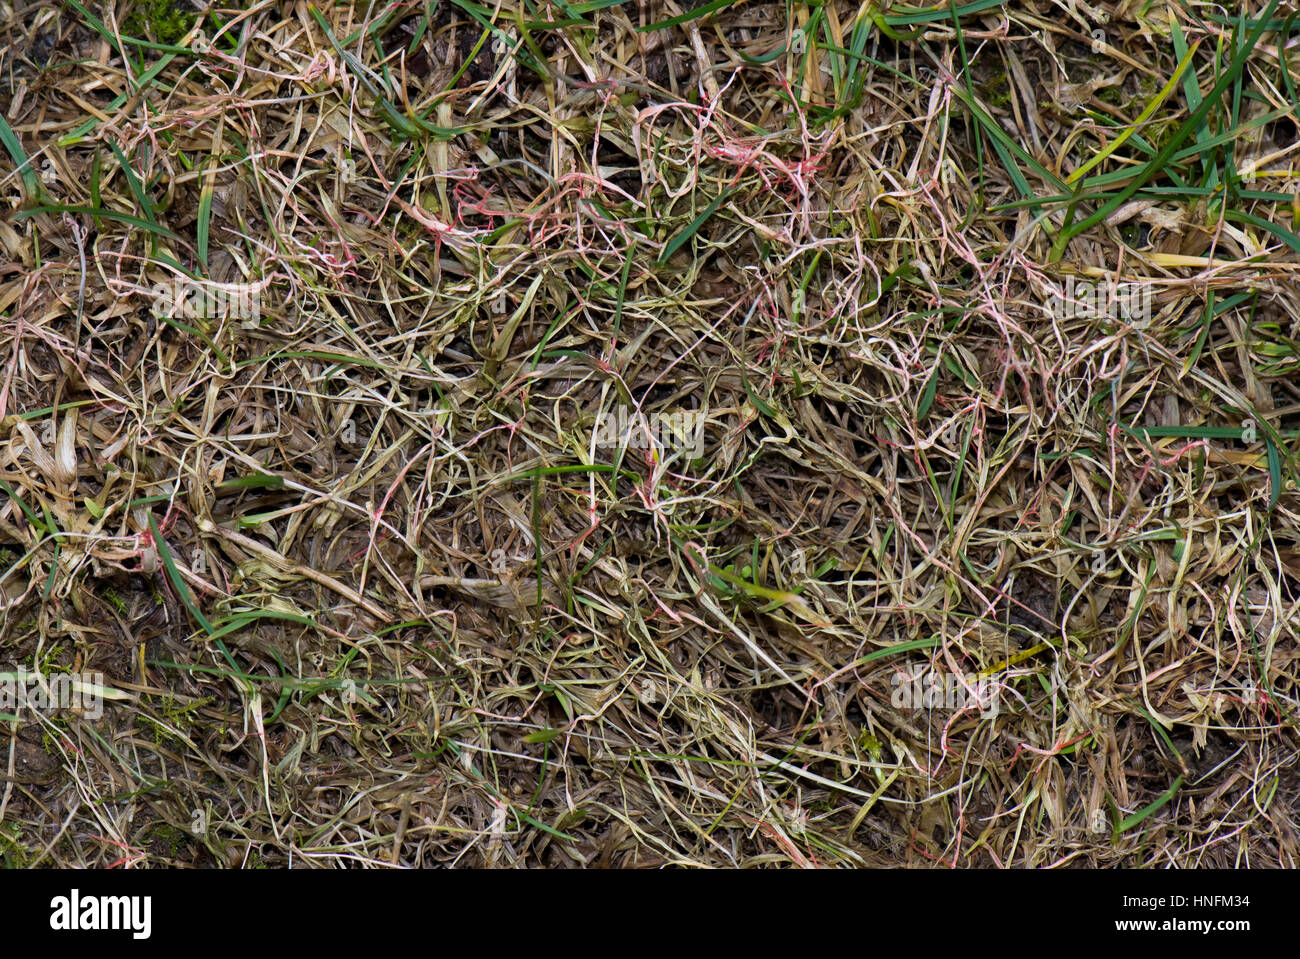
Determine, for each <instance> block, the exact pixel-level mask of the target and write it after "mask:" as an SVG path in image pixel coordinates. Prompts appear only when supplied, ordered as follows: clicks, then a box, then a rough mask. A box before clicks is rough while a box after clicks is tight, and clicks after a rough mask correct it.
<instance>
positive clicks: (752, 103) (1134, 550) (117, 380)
mask: <svg viewBox="0 0 1300 959" xmlns="http://www.w3.org/2000/svg"><path fill="white" fill-rule="evenodd" d="M1092 9H1095V10H1096V11H1099V12H1101V13H1104V14H1105V15H1106V19H1105V20H1104V21H1099V20H1096V19H1094V18H1092V16H1091V14H1090V13H1089V12H1088V10H1092ZM1298 28H1300V18H1298V17H1297V16H1296V15H1294V14H1293V13H1292V12H1290V11H1289V10H1288V8H1287V7H1286V6H1285V5H1283V4H1281V3H1279V2H1278V0H1265V2H1258V3H1252V4H1250V5H1248V8H1242V9H1235V10H1233V11H1231V12H1230V13H1229V14H1228V15H1225V12H1224V11H1223V10H1221V8H1219V7H1215V6H1211V5H1208V4H1203V3H1197V2H1189V0H1178V2H1174V3H1169V4H1138V5H1133V4H1117V3H1110V2H1103V3H1100V4H1096V5H1093V7H1091V8H1087V9H1085V6H1084V5H1079V4H1074V3H1067V2H1064V0H1062V2H1060V3H1054V4H1051V5H1048V6H1046V7H1045V6H1044V5H1042V4H1035V5H1030V4H1023V3H1018V2H1013V3H1009V4H1005V3H992V2H987V0H974V2H969V3H957V2H955V0H947V2H942V3H935V4H926V5H920V6H915V7H912V6H905V5H902V4H893V3H870V4H866V5H863V4H860V3H854V2H849V0H843V2H841V0H823V2H814V3H784V2H763V0H751V2H747V3H739V2H736V0H712V2H700V3H693V4H692V3H687V4H677V5H666V4H660V3H649V4H648V5H640V6H638V5H636V4H629V3H624V2H619V0H593V2H555V3H551V4H541V3H536V2H534V0H507V2H505V3H504V4H501V5H485V4H481V3H477V2H473V0H450V2H448V0H438V2H431V3H407V4H379V5H364V4H353V3H338V4H303V5H300V6H293V5H289V6H286V5H283V4H271V3H264V2H252V3H246V4H239V5H230V6H226V7H222V6H209V5H202V4H199V5H195V4H190V3H186V2H182V3H179V4H157V3H152V2H149V3H134V4H133V3H108V4H94V5H89V4H84V3H78V2H74V0H68V2H37V3H34V4H30V5H27V6H24V7H23V8H22V10H21V12H19V13H17V14H16V15H15V17H14V18H13V21H12V22H11V23H9V24H6V25H5V26H4V27H0V30H2V31H3V32H0V83H2V84H4V86H5V92H6V94H7V95H6V96H5V97H4V98H3V102H4V103H5V104H6V106H5V108H4V110H3V115H0V146H2V147H3V150H0V247H3V249H4V254H5V255H4V256H3V257H0V356H3V357H5V359H6V364H5V367H4V371H3V372H2V373H0V437H3V438H4V439H5V440H6V443H5V453H4V456H3V457H0V678H7V681H9V683H10V685H12V684H13V682H16V681H17V679H16V677H18V675H19V670H39V671H40V672H41V674H42V675H56V674H83V675H84V674H89V676H88V678H86V679H84V680H81V681H82V682H83V683H85V685H83V686H80V687H77V688H79V689H83V690H86V691H89V692H92V693H97V694H98V695H99V697H100V699H101V700H102V711H94V710H91V711H87V710H76V709H71V708H65V709H60V710H43V711H33V710H31V709H17V708H16V707H15V708H13V709H11V708H9V707H8V706H6V705H4V704H3V703H0V729H3V735H2V736H0V863H3V864H4V865H6V866H12V867H33V866H35V867H41V866H51V865H55V866H100V867H105V866H118V867H125V866H132V867H142V866H195V867H208V866H220V867H232V868H233V867H250V866H258V867H285V866H287V865H288V864H289V863H290V860H291V859H292V861H293V862H294V863H295V864H301V863H305V864H309V865H311V866H319V867H331V866H343V865H365V866H374V867H389V868H391V867H402V866H429V865H452V864H455V865H476V866H520V865H527V866H556V867H573V866H587V867H594V866H602V867H603V866H627V867H658V866H667V865H685V866H700V867H716V866H726V867H758V866H800V867H807V866H847V867H856V866H885V865H888V866H896V865H911V866H921V867H933V866H944V867H959V868H960V867H989V866H992V867H1012V866H1015V867H1023V866H1032V867H1050V866H1081V865H1091V866H1117V865H1123V866H1151V867H1166V866H1169V865H1177V866H1179V867H1197V866H1246V865H1250V866H1255V865H1279V866H1295V865H1296V864H1297V857H1298V856H1300V851H1298V850H1297V848H1296V838H1295V837H1296V835H1297V822H1296V813H1295V810H1296V809H1297V806H1298V804H1300V772H1298V771H1297V759H1298V756H1300V739H1298V738H1297V735H1296V714H1297V679H1298V676H1300V654H1297V642H1296V641H1297V633H1296V626H1295V623H1296V622H1297V615H1296V610H1297V604H1298V603H1300V522H1298V515H1300V514H1298V512H1297V508H1298V507H1300V500H1298V499H1297V480H1298V479H1300V475H1298V474H1297V459H1296V453H1297V444H1298V441H1300V389H1297V386H1296V383H1297V380H1296V376H1295V374H1296V372H1297V370H1300V345H1298V344H1300V333H1298V332H1297V330H1296V329H1295V321H1294V319H1293V318H1294V317H1295V316H1296V315H1297V312H1298V311H1300V297H1298V296H1297V291H1298V290H1300V286H1297V282H1296V280H1297V276H1298V274H1300V233H1298V232H1297V218H1298V217H1300V172H1298V171H1297V166H1296V146H1295V144H1296V142H1297V139H1298V136H1297V134H1298V132H1300V117H1298V116H1297V110H1298V109H1300V107H1298V105H1297V99H1296V89H1297V79H1298V78H1300V73H1297V70H1300V66H1298V65H1297V56H1296V52H1297V45H1298V44H1300V29H1298ZM1086 283H1094V284H1098V285H1099V286H1098V288H1099V289H1101V290H1103V291H1106V290H1116V291H1118V290H1120V289H1123V290H1125V291H1127V292H1137V293H1140V294H1141V297H1139V298H1138V299H1137V300H1136V302H1139V303H1146V304H1149V305H1150V309H1149V311H1147V312H1140V313H1139V314H1132V313H1129V312H1127V311H1126V308H1124V307H1122V306H1121V305H1120V304H1121V302H1129V301H1120V300H1119V299H1118V298H1112V299H1109V300H1108V299H1106V297H1104V296H1103V297H1100V298H1098V297H1096V296H1093V295H1091V293H1089V294H1088V295H1080V294H1071V293H1069V292H1067V291H1069V290H1075V291H1077V290H1079V289H1081V288H1084V289H1090V288H1086V287H1082V286H1081V285H1082V284H1086ZM177 290H182V291H185V292H183V293H181V294H177V293H176V291H177ZM241 296H242V297H243V298H241ZM250 297H251V299H250ZM250 303H251V304H252V305H253V306H254V307H255V308H254V309H252V310H249V309H247V307H248V306H249V304H250ZM688 412H689V413H691V414H692V416H698V418H699V422H700V423H701V424H702V426H701V430H702V432H701V434H700V442H701V447H700V448H699V449H695V448H693V447H692V446H691V444H690V443H689V442H688V438H687V437H686V436H685V435H684V434H683V433H682V431H681V429H680V424H681V423H683V422H684V421H683V420H682V419H681V418H680V417H679V414H682V413H688ZM669 417H672V419H667V418H669ZM661 418H664V419H661ZM611 421H613V422H615V423H618V424H626V427H625V428H624V426H622V425H620V426H619V427H618V429H617V430H615V431H614V433H615V434H617V435H611V433H610V430H609V428H608V423H609V422H611ZM661 422H672V423H675V424H678V429H677V431H676V432H674V431H673V430H671V429H669V430H665V429H660V428H659V427H658V426H657V425H656V424H658V423H661ZM692 422H694V420H692ZM918 671H923V672H924V674H925V675H926V676H932V677H934V678H935V679H936V681H937V684H938V685H937V687H936V688H942V689H947V690H960V691H962V692H961V696H962V697H965V695H966V691H974V692H976V693H978V695H985V694H986V693H987V691H988V690H990V689H991V690H993V691H994V692H995V695H996V700H995V702H994V703H993V704H992V705H993V706H995V708H993V709H990V708H989V706H990V703H989V702H987V701H976V700H974V699H965V698H962V701H961V702H960V703H958V704H957V705H955V706H953V705H951V704H948V703H944V704H938V703H931V704H930V705H928V706H927V705H925V704H923V703H922V704H916V703H912V702H911V701H910V699H909V697H910V695H911V694H910V692H908V690H909V689H910V688H911V685H910V684H911V680H910V678H909V677H912V676H915V675H916V674H917V672H918ZM980 691H983V692H980ZM954 694H955V693H954ZM73 795H75V796H76V797H77V800H78V803H79V805H78V809H77V810H76V811H73V812H72V813H71V816H72V818H71V819H68V815H69V813H67V812H64V813H61V814H59V815H53V814H51V812H50V810H52V809H56V807H57V804H58V803H59V802H61V801H62V800H63V799H64V798H66V797H68V796H73ZM58 808H61V807H58ZM69 808H71V807H69ZM87 837H93V838H87Z"/></svg>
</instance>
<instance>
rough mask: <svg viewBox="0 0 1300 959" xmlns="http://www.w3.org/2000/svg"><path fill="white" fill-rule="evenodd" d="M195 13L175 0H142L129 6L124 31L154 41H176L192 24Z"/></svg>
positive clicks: (187, 31)
mask: <svg viewBox="0 0 1300 959" xmlns="http://www.w3.org/2000/svg"><path fill="white" fill-rule="evenodd" d="M195 17H196V14H195V13H194V11H193V10H190V9H189V8H188V6H187V5H185V4H183V3H179V2H175V0H144V2H140V3H136V4H134V5H133V6H132V8H131V13H130V14H129V15H128V16H127V18H126V29H125V32H126V33H127V34H128V35H130V36H134V37H137V38H138V37H141V36H143V37H144V38H145V39H146V40H152V41H153V42H154V43H176V42H177V41H179V40H180V39H181V38H182V37H184V36H185V34H187V33H189V32H190V28H191V27H193V26H194V20H195Z"/></svg>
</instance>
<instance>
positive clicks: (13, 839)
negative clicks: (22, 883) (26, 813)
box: [0, 822, 31, 869]
mask: <svg viewBox="0 0 1300 959" xmlns="http://www.w3.org/2000/svg"><path fill="white" fill-rule="evenodd" d="M22 838H23V836H22V829H21V827H20V826H19V825H18V823H16V822H0V866H3V867H4V868H5V869H22V868H23V867H25V866H26V865H27V861H28V860H29V859H30V858H31V856H30V853H29V850H28V849H27V847H26V846H24V845H23V844H22V843H21V842H20V841H19V840H21V839H22Z"/></svg>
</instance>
